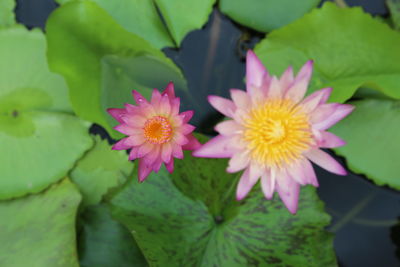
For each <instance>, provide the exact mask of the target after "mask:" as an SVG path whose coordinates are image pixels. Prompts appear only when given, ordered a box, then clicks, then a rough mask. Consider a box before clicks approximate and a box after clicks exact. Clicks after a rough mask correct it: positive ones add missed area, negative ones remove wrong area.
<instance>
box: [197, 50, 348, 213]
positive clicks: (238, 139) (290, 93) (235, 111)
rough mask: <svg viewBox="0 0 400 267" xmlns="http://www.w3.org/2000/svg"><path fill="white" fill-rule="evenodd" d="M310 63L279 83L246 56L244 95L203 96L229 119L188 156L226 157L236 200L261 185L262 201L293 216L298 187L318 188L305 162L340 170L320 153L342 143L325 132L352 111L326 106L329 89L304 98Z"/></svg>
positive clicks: (288, 72) (287, 73)
mask: <svg viewBox="0 0 400 267" xmlns="http://www.w3.org/2000/svg"><path fill="white" fill-rule="evenodd" d="M312 66H313V62H312V61H308V62H307V63H306V64H305V65H304V66H303V67H302V68H301V69H300V71H299V73H298V74H297V76H294V75H293V70H292V68H291V67H289V68H288V69H287V70H286V71H285V72H284V73H283V74H282V76H281V77H280V78H277V77H275V76H271V75H270V74H269V73H268V72H267V70H266V69H265V67H264V66H263V64H262V63H261V61H260V60H259V59H258V58H257V56H256V55H255V54H254V53H253V52H252V51H249V52H248V53H247V61H246V88H247V92H245V91H242V90H238V89H231V91H230V93H231V97H232V100H229V99H225V98H222V97H219V96H209V102H210V104H211V105H212V106H213V107H214V108H216V109H217V110H218V111H219V112H221V113H222V114H224V115H225V116H227V117H228V118H230V120H225V121H223V122H221V123H219V124H218V125H217V126H216V127H215V130H216V131H217V132H218V133H219V135H218V136H216V137H214V138H213V139H211V140H210V141H209V142H207V143H206V144H204V145H203V146H201V147H200V148H198V149H197V150H195V151H194V153H193V155H194V156H197V157H211V158H230V161H229V165H228V168H227V171H228V172H231V173H234V172H239V171H242V170H244V171H243V174H242V176H241V178H240V180H239V184H238V186H237V191H236V197H237V199H238V200H241V199H243V198H244V197H245V196H246V195H247V194H248V193H249V191H250V190H251V188H252V187H253V186H254V185H255V184H256V183H257V181H258V180H261V188H262V191H263V193H264V195H265V197H266V198H267V199H271V198H272V197H273V194H274V192H275V191H277V192H278V194H279V196H280V198H281V199H282V201H283V202H284V204H285V205H286V207H287V208H288V210H289V211H290V212H291V213H296V211H297V206H298V197H299V190H300V185H306V184H311V185H313V186H318V181H317V178H316V175H315V172H314V169H313V167H312V165H311V163H310V161H312V162H314V163H315V164H317V165H319V166H320V167H322V168H324V169H326V170H328V171H330V172H333V173H335V174H339V175H345V174H346V170H345V169H344V168H343V167H342V166H341V165H340V164H339V163H337V162H336V161H335V160H334V159H333V158H332V157H331V156H330V155H329V154H328V153H326V152H324V151H323V150H321V149H320V148H333V147H338V146H343V145H344V144H345V142H344V141H343V140H342V139H340V138H339V137H337V136H336V135H334V134H332V133H330V132H327V131H326V130H327V129H328V128H329V127H331V126H332V125H334V124H335V123H337V122H338V121H339V120H341V119H343V118H344V117H346V116H347V115H348V114H349V113H351V111H352V110H353V106H351V105H346V104H337V103H326V102H327V100H328V98H329V95H330V93H331V91H332V89H331V88H325V89H321V90H319V91H316V92H314V93H312V94H311V95H309V96H307V97H306V98H305V99H303V98H304V96H305V93H306V91H307V88H308V84H309V81H310V78H311V74H312V68H313V67H312Z"/></svg>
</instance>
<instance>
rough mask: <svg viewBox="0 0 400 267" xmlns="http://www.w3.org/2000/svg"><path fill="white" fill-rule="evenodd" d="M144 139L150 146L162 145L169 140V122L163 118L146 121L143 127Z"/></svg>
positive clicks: (170, 133)
mask: <svg viewBox="0 0 400 267" xmlns="http://www.w3.org/2000/svg"><path fill="white" fill-rule="evenodd" d="M143 131H144V137H145V138H146V140H147V141H149V142H150V143H152V144H164V143H166V142H168V141H169V140H170V139H171V136H172V127H171V124H170V122H169V120H168V119H167V118H165V117H163V116H154V117H152V118H150V119H148V120H147V121H146V122H145V124H144V127H143Z"/></svg>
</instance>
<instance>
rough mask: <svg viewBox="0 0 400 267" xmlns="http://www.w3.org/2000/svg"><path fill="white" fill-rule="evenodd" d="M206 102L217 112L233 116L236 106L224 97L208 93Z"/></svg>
mask: <svg viewBox="0 0 400 267" xmlns="http://www.w3.org/2000/svg"><path fill="white" fill-rule="evenodd" d="M208 102H210V104H211V105H212V106H213V107H214V108H215V109H216V110H218V111H219V112H221V113H222V114H224V115H225V116H227V117H231V118H232V117H233V115H234V113H235V110H236V107H235V104H234V103H233V102H232V101H231V100H229V99H226V98H223V97H219V96H215V95H210V96H208Z"/></svg>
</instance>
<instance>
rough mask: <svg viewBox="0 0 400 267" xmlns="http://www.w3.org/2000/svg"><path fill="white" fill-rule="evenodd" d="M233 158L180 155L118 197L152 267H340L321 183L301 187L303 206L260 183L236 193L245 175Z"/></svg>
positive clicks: (115, 208) (117, 211)
mask: <svg viewBox="0 0 400 267" xmlns="http://www.w3.org/2000/svg"><path fill="white" fill-rule="evenodd" d="M226 164H227V161H226V160H221V159H198V158H192V157H191V156H190V155H189V153H186V154H185V159H184V160H181V161H176V171H175V172H174V174H173V175H172V177H171V176H170V175H169V174H168V172H167V171H165V170H164V169H162V170H161V171H160V172H159V173H158V174H151V175H150V176H149V178H148V179H147V180H146V181H145V182H143V183H141V184H139V183H138V182H137V181H136V180H135V179H134V180H132V181H131V182H130V183H129V184H128V185H127V186H126V187H125V188H123V189H122V190H121V191H120V192H118V193H117V194H116V195H115V196H114V197H113V199H112V200H111V207H112V213H113V216H114V217H115V218H116V219H118V220H119V221H121V222H122V223H123V224H124V225H126V227H128V228H129V229H130V230H131V231H132V233H133V235H134V237H135V239H136V241H137V242H138V245H139V247H140V248H141V250H142V251H143V254H144V256H145V257H146V259H147V260H148V262H149V264H150V265H151V266H222V267H224V266H227V267H235V266H335V265H336V260H335V255H334V252H333V249H332V235H331V234H329V233H327V232H325V231H324V227H325V226H326V225H328V224H329V220H330V219H329V216H328V215H327V214H326V213H324V212H323V204H322V202H321V201H320V200H319V199H318V197H317V194H316V192H315V189H314V188H312V187H305V188H303V189H302V191H301V196H300V204H299V211H298V213H297V214H296V215H292V214H290V213H289V212H288V211H287V209H286V208H285V207H284V205H283V204H282V203H281V201H280V200H279V199H278V198H277V197H275V198H274V200H272V201H268V200H266V199H265V198H264V197H263V196H262V193H261V191H260V188H257V187H256V188H255V189H254V190H253V191H252V193H251V194H250V196H249V197H248V198H246V199H245V200H244V201H241V202H237V201H236V200H234V193H235V187H236V182H237V178H238V175H232V174H227V173H226V171H225V168H226Z"/></svg>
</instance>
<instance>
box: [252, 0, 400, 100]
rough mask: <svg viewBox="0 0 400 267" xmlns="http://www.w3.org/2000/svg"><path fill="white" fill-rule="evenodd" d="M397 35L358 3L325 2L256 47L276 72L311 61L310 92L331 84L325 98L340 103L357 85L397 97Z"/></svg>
mask: <svg viewBox="0 0 400 267" xmlns="http://www.w3.org/2000/svg"><path fill="white" fill-rule="evenodd" d="M399 47H400V34H399V33H398V32H396V31H394V30H392V29H391V28H390V27H389V26H388V25H387V24H384V23H383V22H381V21H379V20H378V19H375V18H373V17H371V16H370V15H369V14H366V13H364V12H363V11H362V9H361V8H359V7H357V8H339V7H337V6H336V5H334V4H333V3H329V2H327V3H325V4H324V5H323V7H322V8H320V9H315V10H313V11H312V12H311V13H309V14H307V15H305V16H304V17H303V18H301V19H299V20H297V21H295V22H293V23H292V24H289V25H287V26H285V27H283V28H281V29H279V30H276V31H273V32H271V33H270V34H269V35H268V37H267V38H266V39H264V40H263V41H262V42H261V43H260V44H258V45H257V46H256V49H255V51H256V53H257V55H258V56H259V57H260V58H261V60H262V61H263V63H264V64H265V66H266V67H267V68H268V69H269V70H270V71H272V72H273V73H275V74H280V73H281V72H282V71H283V70H284V69H285V68H286V67H287V66H288V65H294V67H295V68H297V69H298V68H299V67H300V66H301V65H302V64H304V63H305V62H306V61H307V60H309V59H313V60H314V66H315V68H314V75H313V83H312V86H311V90H310V91H314V90H316V89H319V88H323V87H333V88H334V90H333V92H332V96H331V100H332V101H339V102H344V101H346V100H347V99H349V98H350V97H351V96H352V95H353V94H354V92H355V91H356V90H357V89H358V88H359V87H361V86H366V87H369V88H372V89H376V90H380V91H382V92H383V93H384V94H386V95H387V96H390V97H393V98H400V88H399V84H400V64H398V62H400V50H399V49H398V48H399Z"/></svg>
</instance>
